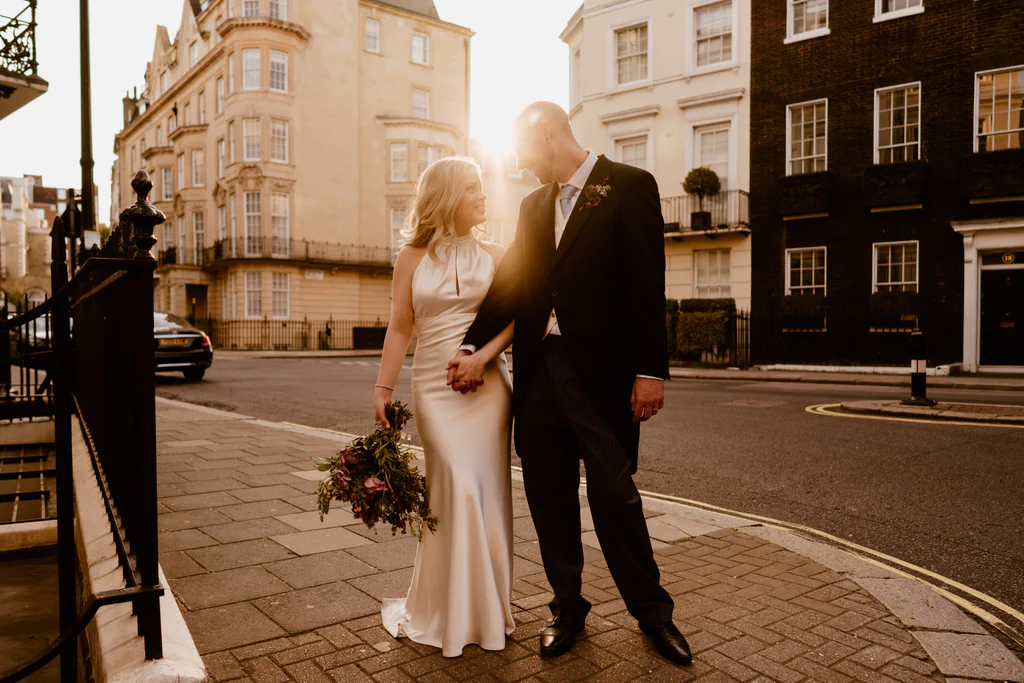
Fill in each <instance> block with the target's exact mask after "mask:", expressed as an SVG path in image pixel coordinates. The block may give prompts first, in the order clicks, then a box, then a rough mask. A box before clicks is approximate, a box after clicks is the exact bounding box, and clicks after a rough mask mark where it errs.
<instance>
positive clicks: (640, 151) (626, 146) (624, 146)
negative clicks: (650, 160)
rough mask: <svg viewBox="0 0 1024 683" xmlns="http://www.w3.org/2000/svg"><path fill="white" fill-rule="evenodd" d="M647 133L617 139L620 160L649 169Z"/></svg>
mask: <svg viewBox="0 0 1024 683" xmlns="http://www.w3.org/2000/svg"><path fill="white" fill-rule="evenodd" d="M647 143H648V136H647V135H637V136H635V137H631V138H624V139H622V140H616V141H615V151H616V154H617V156H618V157H619V162H620V163H623V164H629V165H630V166H636V167H637V168H642V169H645V170H646V169H647Z"/></svg>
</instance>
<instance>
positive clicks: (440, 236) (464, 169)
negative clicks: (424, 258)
mask: <svg viewBox="0 0 1024 683" xmlns="http://www.w3.org/2000/svg"><path fill="white" fill-rule="evenodd" d="M469 180H478V181H479V180H480V166H479V165H478V164H477V163H476V161H474V160H473V159H470V158H469V157H445V158H443V159H439V160H437V161H435V162H434V163H432V164H431V165H430V166H428V167H427V170H425V171H424V172H423V175H421V176H420V179H419V182H418V183H417V184H416V198H415V200H414V201H413V210H412V212H411V213H410V214H409V218H408V219H407V221H406V227H405V229H404V230H403V231H402V237H404V238H405V244H406V245H408V246H410V247H419V248H423V247H426V249H427V253H428V254H429V255H430V257H431V258H433V259H435V260H436V259H437V247H438V245H439V244H440V243H441V241H442V240H444V239H445V238H446V237H455V214H456V213H457V212H458V210H459V204H461V203H462V196H463V195H464V194H465V192H466V182H467V181H469ZM472 234H473V236H474V237H475V238H476V239H478V240H479V239H480V238H481V237H482V236H483V235H484V234H486V230H484V229H483V228H481V227H480V226H474V227H473V230H472Z"/></svg>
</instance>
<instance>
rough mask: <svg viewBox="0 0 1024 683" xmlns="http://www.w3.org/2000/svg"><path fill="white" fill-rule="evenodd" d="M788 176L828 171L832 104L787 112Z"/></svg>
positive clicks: (797, 106)
mask: <svg viewBox="0 0 1024 683" xmlns="http://www.w3.org/2000/svg"><path fill="white" fill-rule="evenodd" d="M786 119H787V145H786V157H787V159H786V161H787V163H786V175H800V174H803V173H815V172H818V171H827V170H828V154H827V150H828V100H818V101H816V102H804V103H803V104H791V105H790V106H789V107H787V108H786Z"/></svg>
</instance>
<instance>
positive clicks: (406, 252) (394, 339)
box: [373, 247, 424, 428]
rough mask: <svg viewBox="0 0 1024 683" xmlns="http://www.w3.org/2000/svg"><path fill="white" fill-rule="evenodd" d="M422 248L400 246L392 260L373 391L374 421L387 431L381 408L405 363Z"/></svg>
mask: <svg viewBox="0 0 1024 683" xmlns="http://www.w3.org/2000/svg"><path fill="white" fill-rule="evenodd" d="M423 256H424V251H423V250H422V249H413V248H410V247H404V248H403V249H402V250H401V251H400V252H398V259H397V260H396V261H395V274H394V277H393V280H392V285H391V287H392V292H391V322H390V323H388V332H387V335H386V336H385V337H384V352H383V354H382V355H381V359H380V372H379V373H378V374H377V386H376V387H375V388H374V392H373V407H374V419H375V420H376V421H377V422H379V423H380V424H382V425H384V427H387V428H390V427H391V425H390V424H389V423H388V420H387V418H386V417H385V416H384V406H385V405H386V404H387V403H388V402H389V401H391V397H392V395H393V394H394V387H395V385H396V383H397V382H398V375H399V373H401V371H402V365H403V364H404V363H405V356H406V354H407V353H408V352H409V343H410V341H411V340H412V331H413V323H414V322H415V318H414V316H413V311H412V276H413V273H415V272H416V266H418V265H419V263H420V261H421V260H422V259H423Z"/></svg>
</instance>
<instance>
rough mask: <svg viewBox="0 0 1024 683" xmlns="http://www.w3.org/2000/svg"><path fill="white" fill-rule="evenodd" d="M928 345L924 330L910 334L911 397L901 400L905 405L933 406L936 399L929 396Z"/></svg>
mask: <svg viewBox="0 0 1024 683" xmlns="http://www.w3.org/2000/svg"><path fill="white" fill-rule="evenodd" d="M927 356H928V345H927V343H926V341H925V338H924V332H922V331H921V330H914V331H913V332H912V333H911V334H910V398H905V399H903V400H902V401H900V403H901V404H903V405H905V406H933V405H935V401H932V400H931V399H929V398H928V361H927V360H926V358H927Z"/></svg>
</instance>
